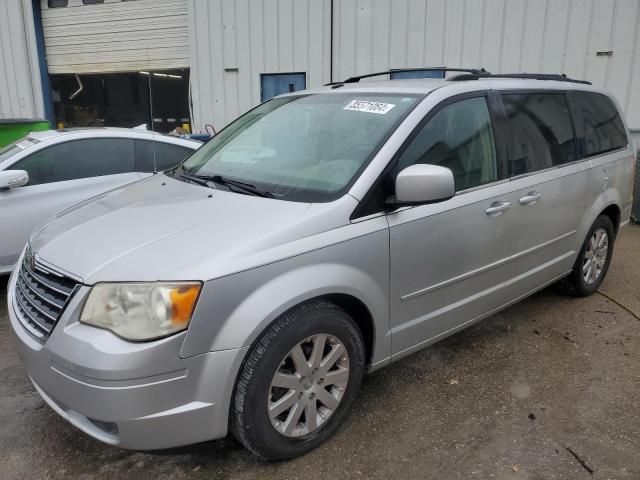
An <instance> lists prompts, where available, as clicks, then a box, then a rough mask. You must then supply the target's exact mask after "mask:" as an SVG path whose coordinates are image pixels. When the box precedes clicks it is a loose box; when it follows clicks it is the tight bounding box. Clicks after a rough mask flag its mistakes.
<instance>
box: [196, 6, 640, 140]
mask: <svg viewBox="0 0 640 480" xmlns="http://www.w3.org/2000/svg"><path fill="white" fill-rule="evenodd" d="M332 3H333V18H332V16H331V4H332ZM189 18H190V20H189V21H190V25H191V30H190V34H191V42H190V44H191V56H190V59H191V71H192V96H193V105H194V112H193V116H194V125H195V127H196V129H198V128H202V125H203V124H204V123H213V124H214V125H215V126H216V127H218V128H219V127H221V126H223V125H224V124H226V123H228V122H229V121H231V120H232V119H233V118H235V117H236V116H237V115H238V114H239V113H242V112H244V111H246V110H247V109H249V108H250V107H252V106H254V105H256V104H258V103H259V101H260V74H261V73H271V72H306V73H307V87H310V88H313V87H318V86H320V85H322V84H324V83H327V82H328V81H329V79H330V72H331V71H332V70H333V78H332V80H341V79H344V78H347V77H348V76H350V75H354V74H360V73H366V72H372V71H378V70H386V69H388V68H402V67H419V66H436V65H447V66H465V67H466V66H472V67H476V66H483V67H485V68H487V69H488V70H489V71H493V72H549V73H566V74H567V75H569V76H573V77H576V78H585V79H587V80H590V81H591V82H593V83H594V84H595V85H598V86H602V87H605V88H607V89H609V90H611V91H613V93H614V94H615V95H616V97H617V98H618V100H619V102H620V104H621V105H622V107H623V109H624V113H625V115H626V118H627V121H628V123H629V126H630V127H631V128H632V129H633V130H636V131H640V59H639V58H638V57H639V55H640V35H638V30H639V29H640V1H639V0H541V1H526V0H334V1H333V2H331V0H240V1H233V0H212V1H207V0H189ZM332 45H333V52H331V46H332ZM331 54H332V56H330V55H331Z"/></svg>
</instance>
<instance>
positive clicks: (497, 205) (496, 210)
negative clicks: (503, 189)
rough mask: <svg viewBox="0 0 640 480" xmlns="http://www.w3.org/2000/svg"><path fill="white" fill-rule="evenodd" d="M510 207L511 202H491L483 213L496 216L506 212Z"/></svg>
mask: <svg viewBox="0 0 640 480" xmlns="http://www.w3.org/2000/svg"><path fill="white" fill-rule="evenodd" d="M510 208H511V202H493V203H492V204H491V206H490V207H489V208H487V209H486V210H485V213H486V214H487V215H489V216H490V217H497V216H498V215H502V212H506V211H507V210H509V209H510Z"/></svg>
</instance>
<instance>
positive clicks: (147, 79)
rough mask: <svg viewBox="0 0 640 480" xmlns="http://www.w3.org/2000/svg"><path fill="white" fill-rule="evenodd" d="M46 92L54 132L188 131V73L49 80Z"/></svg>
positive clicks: (114, 74)
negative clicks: (87, 129) (143, 128)
mask: <svg viewBox="0 0 640 480" xmlns="http://www.w3.org/2000/svg"><path fill="white" fill-rule="evenodd" d="M51 89H52V97H53V102H54V111H55V118H56V125H57V126H58V128H73V127H129V128H130V127H136V126H139V125H146V126H147V128H151V125H153V130H155V131H157V132H162V133H168V132H171V131H173V130H175V129H176V128H185V127H186V130H189V129H190V120H189V118H190V115H189V70H188V69H180V70H162V71H153V72H151V71H144V70H143V71H138V72H127V73H108V74H93V75H78V76H76V75H74V74H64V75H51ZM152 114H153V118H152Z"/></svg>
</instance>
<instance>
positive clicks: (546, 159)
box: [502, 93, 576, 175]
mask: <svg viewBox="0 0 640 480" xmlns="http://www.w3.org/2000/svg"><path fill="white" fill-rule="evenodd" d="M502 98H503V102H504V106H505V110H506V113H507V118H508V127H509V132H510V139H509V171H510V174H511V175H521V174H523V173H528V172H535V171H537V170H543V169H545V168H549V167H553V166H556V165H561V164H563V163H567V162H572V161H574V160H576V151H575V140H574V136H573V125H572V123H571V115H570V114H569V106H568V104H567V99H566V96H565V95H564V94H563V93H509V94H504V95H503V96H502Z"/></svg>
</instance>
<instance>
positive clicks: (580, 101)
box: [570, 92, 629, 157]
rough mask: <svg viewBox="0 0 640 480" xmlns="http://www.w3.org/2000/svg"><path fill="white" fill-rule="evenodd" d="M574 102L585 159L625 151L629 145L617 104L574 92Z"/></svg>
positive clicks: (577, 126) (578, 132) (592, 95)
mask: <svg viewBox="0 0 640 480" xmlns="http://www.w3.org/2000/svg"><path fill="white" fill-rule="evenodd" d="M570 95H571V100H572V104H573V106H574V108H575V109H576V110H577V112H576V113H577V114H576V118H578V119H579V121H578V122H576V130H577V136H578V144H579V147H580V153H581V156H582V157H591V156H594V155H599V154H602V153H606V152H610V151H612V150H617V149H619V148H625V147H626V146H627V145H628V143H629V142H628V140H627V133H626V131H625V128H624V123H622V119H621V118H620V115H619V113H618V109H617V108H616V107H615V105H614V104H613V102H612V101H611V100H610V99H609V98H607V97H606V96H605V95H602V94H599V93H591V92H572V93H571V94H570Z"/></svg>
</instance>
